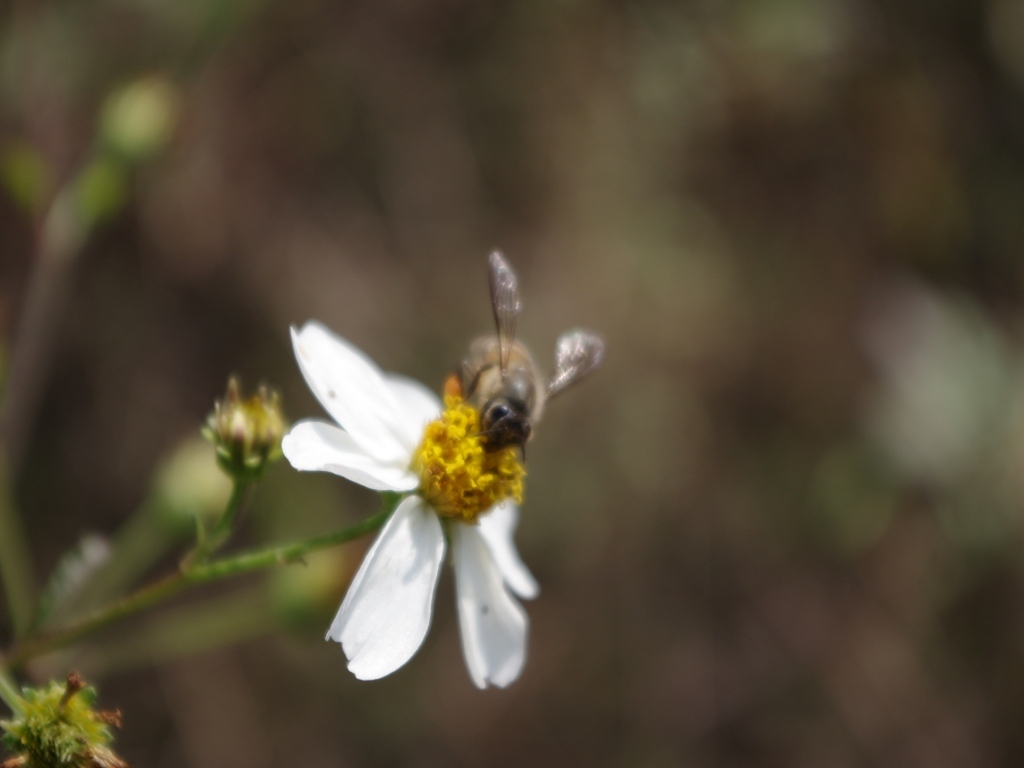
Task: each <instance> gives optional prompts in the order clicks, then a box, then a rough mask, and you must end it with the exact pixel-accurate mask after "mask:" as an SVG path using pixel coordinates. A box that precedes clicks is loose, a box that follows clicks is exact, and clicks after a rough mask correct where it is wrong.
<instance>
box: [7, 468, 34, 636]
mask: <svg viewBox="0 0 1024 768" xmlns="http://www.w3.org/2000/svg"><path fill="white" fill-rule="evenodd" d="M0 579H2V580H3V587H4V592H5V594H6V595H7V606H8V610H9V611H10V613H11V623H12V624H13V627H14V635H15V637H21V636H22V635H23V634H24V633H25V632H26V631H27V630H28V628H29V626H30V624H31V623H32V613H33V611H34V610H35V609H34V607H33V604H34V602H35V598H34V593H35V585H34V583H33V581H34V580H33V578H32V558H31V555H30V554H29V548H28V541H27V539H26V537H25V531H24V529H23V528H22V526H21V520H20V519H19V518H18V514H17V511H16V510H15V508H14V495H13V493H12V489H11V484H10V476H9V475H8V472H7V458H6V456H5V455H4V453H3V450H2V449H0Z"/></svg>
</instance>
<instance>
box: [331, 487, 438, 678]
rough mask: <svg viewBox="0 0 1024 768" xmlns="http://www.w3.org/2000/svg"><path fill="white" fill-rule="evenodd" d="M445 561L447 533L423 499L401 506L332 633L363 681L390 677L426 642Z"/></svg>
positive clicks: (412, 498)
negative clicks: (435, 591)
mask: <svg viewBox="0 0 1024 768" xmlns="http://www.w3.org/2000/svg"><path fill="white" fill-rule="evenodd" d="M443 560H444V532H443V531H442V530H441V523H440V521H439V520H438V519H437V515H435V514H434V512H433V511H432V510H431V509H430V508H429V507H428V506H427V505H426V504H425V503H424V502H423V500H422V499H420V498H419V497H418V496H410V497H409V498H407V499H406V500H405V501H403V502H402V503H401V504H399V505H398V509H396V510H395V513H394V514H393V515H392V516H391V519H390V520H388V522H387V523H386V524H385V526H384V530H382V531H381V532H380V534H379V535H378V536H377V540H376V541H375V542H374V543H373V546H372V547H370V551H369V552H367V553H366V558H365V559H364V560H363V564H362V565H361V566H360V567H359V572H358V573H357V574H356V576H355V578H354V579H353V580H352V586H350V587H349V588H348V594H347V595H345V601H344V602H343V603H342V604H341V608H340V609H339V610H338V615H337V616H335V617H334V623H332V624H331V629H330V631H329V632H328V633H327V637H328V639H331V640H336V641H337V642H339V643H341V646H342V648H344V649H345V655H346V656H347V657H348V668H349V670H351V672H352V674H354V675H355V676H356V677H358V678H359V679H360V680H376V679H377V678H380V677H384V676H385V675H390V674H391V673H392V672H394V671H395V670H396V669H398V668H399V667H401V666H402V665H403V664H405V662H407V661H408V660H409V659H411V658H412V656H413V654H414V653H416V651H417V650H418V649H419V647H420V645H421V644H422V643H423V638H424V637H425V636H426V634H427V629H428V628H429V627H430V614H431V612H432V610H433V606H434V590H435V589H436V588H437V577H438V575H439V574H440V572H441V562H442V561H443Z"/></svg>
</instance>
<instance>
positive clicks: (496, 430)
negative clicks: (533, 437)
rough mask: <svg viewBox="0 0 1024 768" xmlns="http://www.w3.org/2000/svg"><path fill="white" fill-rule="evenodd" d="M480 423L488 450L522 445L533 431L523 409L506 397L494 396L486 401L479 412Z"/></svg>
mask: <svg viewBox="0 0 1024 768" xmlns="http://www.w3.org/2000/svg"><path fill="white" fill-rule="evenodd" d="M480 425H481V427H482V428H483V436H484V441H485V443H486V448H487V450H488V451H497V450H499V449H501V448H507V447H508V446H510V445H518V446H519V447H522V446H524V445H525V444H526V441H527V440H529V439H530V434H531V433H532V432H533V428H532V427H531V426H530V422H529V420H528V419H527V418H526V415H525V414H524V413H523V409H522V408H517V407H516V405H515V404H514V403H513V402H511V401H510V400H509V399H508V398H507V397H495V398H493V399H491V400H489V401H488V402H487V404H486V405H485V406H484V408H483V411H482V413H481V414H480Z"/></svg>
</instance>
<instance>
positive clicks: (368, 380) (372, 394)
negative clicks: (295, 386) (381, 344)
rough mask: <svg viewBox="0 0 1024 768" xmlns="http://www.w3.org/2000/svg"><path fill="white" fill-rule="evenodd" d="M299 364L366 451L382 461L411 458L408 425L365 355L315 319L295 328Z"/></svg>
mask: <svg viewBox="0 0 1024 768" xmlns="http://www.w3.org/2000/svg"><path fill="white" fill-rule="evenodd" d="M292 345H293V346H294V347H295V357H296V359H297V360H298V361H299V368H301V369H302V375H303V376H304V377H305V379H306V383H307V384H308V385H309V388H310V389H311V390H313V394H314V395H316V397H317V399H318V400H319V401H320V404H321V405H323V407H324V408H325V409H326V410H327V412H328V413H329V414H331V416H332V417H333V418H334V420H335V421H337V422H338V423H339V424H340V425H341V426H342V427H344V429H345V431H346V432H348V433H349V434H350V435H352V437H353V438H354V439H355V441H356V442H357V443H359V445H360V446H361V447H362V448H363V450H364V452H366V453H369V454H370V455H372V456H376V457H377V458H378V459H381V460H383V461H403V462H405V463H408V462H409V459H410V458H411V453H410V451H409V449H408V448H407V447H406V445H405V441H404V439H403V438H404V434H405V432H406V431H407V430H408V429H409V425H408V424H402V423H401V420H402V417H403V416H404V409H403V408H401V407H400V406H399V404H398V403H397V402H396V400H395V397H394V395H393V394H392V392H391V388H390V387H389V386H388V385H387V384H385V383H384V376H383V374H382V373H381V372H380V369H379V368H377V366H376V365H374V363H373V361H372V360H370V359H369V358H368V357H366V355H364V354H363V353H362V352H360V351H359V350H358V349H356V348H355V347H354V346H352V345H351V344H349V343H348V342H347V341H345V340H344V339H342V338H340V337H339V336H335V335H334V334H333V333H331V332H330V331H329V330H327V329H326V328H324V327H323V326H322V325H320V324H319V323H316V322H312V321H311V322H308V323H306V324H305V325H304V326H303V327H302V330H299V331H296V330H295V329H294V328H292Z"/></svg>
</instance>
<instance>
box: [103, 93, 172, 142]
mask: <svg viewBox="0 0 1024 768" xmlns="http://www.w3.org/2000/svg"><path fill="white" fill-rule="evenodd" d="M178 101H179V99H178V92H177V90H176V89H175V88H174V86H173V85H172V84H171V83H170V82H169V81H168V80H167V79H166V78H163V77H159V76H152V77H143V78H140V79H138V80H135V81H134V82H132V83H129V84H128V85H126V86H125V87H124V88H121V89H120V90H117V91H115V92H114V93H112V94H111V95H110V97H109V98H108V99H107V101H106V103H105V104H104V105H103V113H102V115H101V117H100V128H101V131H102V134H103V138H104V140H105V141H106V143H107V145H108V146H109V147H111V148H112V149H113V150H114V151H115V152H116V153H117V154H118V155H120V156H122V157H125V158H129V159H134V160H141V159H144V158H146V157H149V156H150V155H153V154H154V153H156V152H157V151H159V150H160V149H162V148H163V146H164V145H165V144H166V143H167V141H168V140H169V139H170V137H171V132H172V131H173V130H174V125H175V123H176V122H177V117H178Z"/></svg>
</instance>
